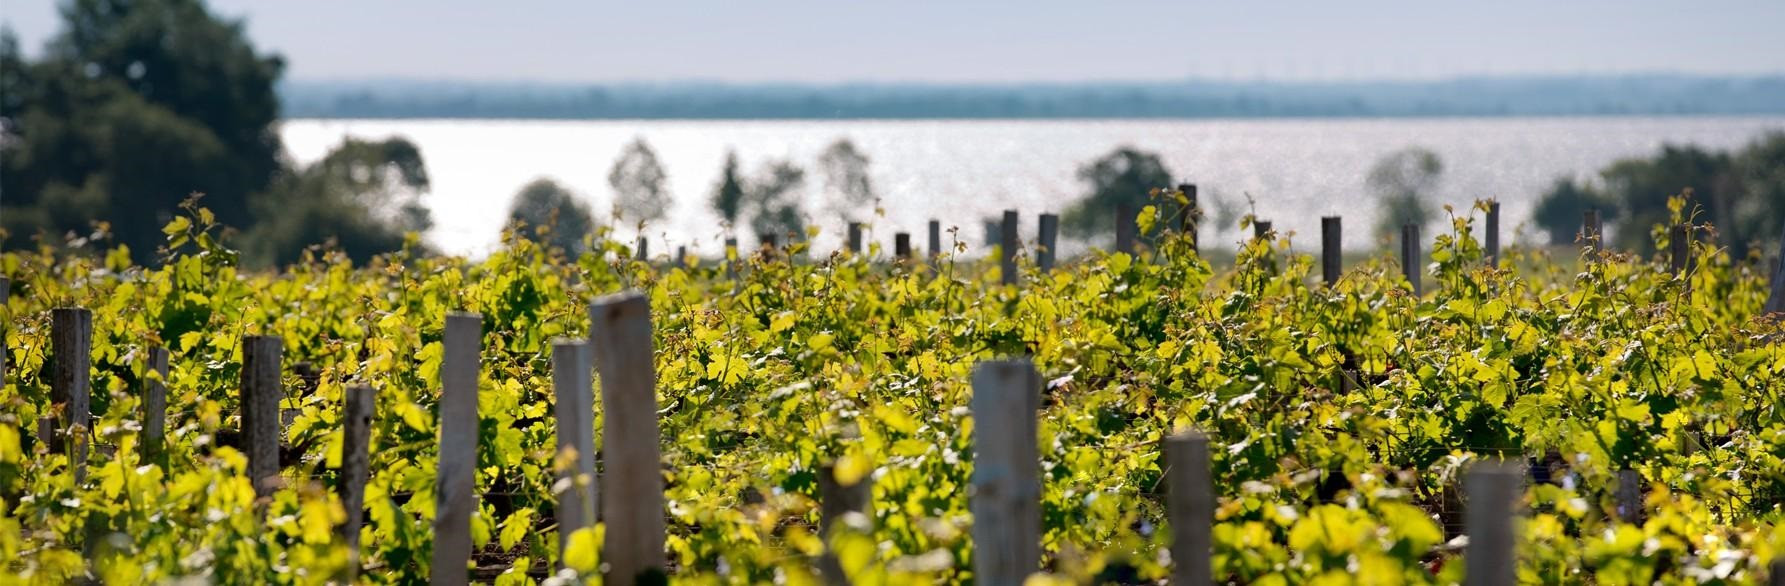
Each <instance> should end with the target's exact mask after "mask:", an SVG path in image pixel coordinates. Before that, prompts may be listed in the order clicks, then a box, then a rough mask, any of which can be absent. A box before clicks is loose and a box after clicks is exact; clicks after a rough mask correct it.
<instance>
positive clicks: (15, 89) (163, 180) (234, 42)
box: [0, 0, 284, 260]
mask: <svg viewBox="0 0 1785 586" xmlns="http://www.w3.org/2000/svg"><path fill="white" fill-rule="evenodd" d="M61 17H62V24H63V30H62V31H61V32H60V33H59V34H58V35H56V36H55V37H53V38H52V39H51V41H50V43H49V45H48V46H47V48H46V51H45V52H44V57H43V58H42V59H41V60H39V61H37V62H35V63H27V62H26V61H24V59H23V58H22V57H21V56H20V53H19V51H18V48H17V42H16V41H14V40H10V39H8V40H6V41H4V42H0V61H4V69H5V73H4V74H0V83H3V84H4V86H5V87H4V88H0V94H4V95H5V97H4V98H3V101H0V104H3V105H4V107H5V110H4V112H3V113H0V116H3V117H4V124H3V135H0V191H4V193H5V194H6V197H5V200H6V201H5V206H6V207H5V209H4V210H0V215H4V216H5V218H6V219H5V220H4V221H5V223H6V225H7V227H8V228H9V231H10V232H11V233H13V234H15V235H26V234H30V233H33V232H39V231H49V232H60V231H65V230H71V229H78V228H84V227H85V225H86V224H87V223H88V222H90V221H104V222H109V223H110V224H111V226H112V230H113V234H114V237H115V238H116V239H117V240H118V241H119V242H120V243H122V244H125V245H127V246H129V247H130V248H131V250H132V252H133V256H135V257H137V258H138V259H139V260H141V259H146V258H149V257H150V256H151V255H152V253H153V252H154V251H155V250H156V248H157V246H158V245H159V244H160V242H161V233H160V230H159V226H160V225H161V223H162V222H164V221H166V220H167V219H170V218H171V217H172V216H173V215H174V214H175V213H176V212H177V210H178V206H179V204H180V202H182V201H184V200H185V199H186V198H187V196H188V195H190V194H191V193H193V192H203V193H205V194H207V197H206V198H205V203H204V205H205V206H206V207H208V208H210V209H211V210H212V211H213V212H214V213H215V214H216V217H217V219H218V221H220V222H222V223H224V224H226V225H231V226H237V227H242V226H246V225H248V224H249V223H250V222H251V221H252V219H253V218H252V215H253V211H252V203H251V199H252V197H251V196H252V195H253V194H255V193H258V192H261V191H263V190H265V189H267V188H268V187H269V186H270V185H271V184H272V183H273V181H274V179H275V177H277V175H278V173H279V170H280V168H281V164H280V161H279V152H280V149H281V147H280V143H279V137H278V134H277V133H276V132H275V130H276V129H275V127H274V122H275V121H276V119H277V116H278V111H279V102H278V98H277V95H276V94H275V91H274V83H275V82H276V81H277V80H278V78H279V76H280V74H281V72H282V71H283V69H284V63H283V61H282V60H281V59H280V58H279V57H277V56H274V55H266V54H261V53H258V52H257V51H256V50H255V49H254V47H253V46H252V45H251V44H250V43H249V42H248V40H247V38H246V37H245V36H244V34H243V31H242V26H241V24H240V23H239V22H234V21H228V20H223V19H219V18H217V17H216V16H214V15H212V14H211V13H210V12H209V10H208V9H207V8H206V7H205V5H204V3H203V2H201V1H199V0H71V1H69V2H67V3H66V4H64V5H63V6H62V8H61Z"/></svg>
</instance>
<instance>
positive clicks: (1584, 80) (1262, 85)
mask: <svg viewBox="0 0 1785 586" xmlns="http://www.w3.org/2000/svg"><path fill="white" fill-rule="evenodd" d="M281 94H282V98H283V103H284V109H285V115H286V116H288V117H296V118H521V119H591V118H593V119H605V118H646V119H650V118H693V119H716V118H796V119H837V118H1242V117H1373V116H1389V117H1396V116H1603V115H1755V114H1785V100H1781V99H1779V96H1782V95H1785V75H1771V76H1750V77H1710V76H1685V75H1625V76H1598V77H1503V78H1501V77H1496V78H1463V79H1454V80H1445V81H1407V82H1226V81H1194V80H1193V81H1183V82H1161V83H1071V84H1068V83H1060V84H1011V85H936V84H853V85H791V84H754V85H747V84H738V85H732V84H711V83H676V84H611V85H574V84H495V83H473V82H405V81H376V82H295V83H287V84H284V87H282V88H281Z"/></svg>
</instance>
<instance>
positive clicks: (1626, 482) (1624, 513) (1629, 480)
mask: <svg viewBox="0 0 1785 586" xmlns="http://www.w3.org/2000/svg"><path fill="white" fill-rule="evenodd" d="M1642 492H1643V491H1642V473H1640V472H1637V471H1635V470H1631V469H1629V468H1625V469H1622V470H1619V471H1618V518H1619V519H1621V520H1623V521H1624V522H1625V523H1642V518H1643V510H1642V498H1643V494H1642Z"/></svg>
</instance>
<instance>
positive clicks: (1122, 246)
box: [1116, 203, 1136, 254]
mask: <svg viewBox="0 0 1785 586" xmlns="http://www.w3.org/2000/svg"><path fill="white" fill-rule="evenodd" d="M1134 214H1135V211H1134V206H1131V205H1128V204H1125V203H1119V204H1116V252H1122V253H1127V254H1134V239H1135V238H1134V233H1135V232H1136V226H1135V225H1134Z"/></svg>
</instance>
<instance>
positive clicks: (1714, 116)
mask: <svg viewBox="0 0 1785 586" xmlns="http://www.w3.org/2000/svg"><path fill="white" fill-rule="evenodd" d="M1580 118H1599V119H1614V118H1624V119H1630V120H1673V119H1691V118H1698V119H1705V120H1744V119H1756V120H1762V119H1776V120H1779V121H1780V122H1785V110H1782V111H1780V112H1768V113H1754V114H1721V113H1710V114H1698V113H1692V114H1488V115H1471V114H1455V115H1415V114H1409V115H1403V116H1364V115H1358V116H1201V117H1188V116H1177V117H1174V116H1154V117H1133V116H1130V117H1077V118H1075V117H1055V118H1040V117H1027V118H1019V117H982V118H965V117H962V118H943V117H930V118H886V117H881V118H874V117H858V118H723V117H713V118H643V117H639V118H526V117H508V118H501V117H470V116H458V117H455V116H358V117H355V116H343V117H333V116H288V117H286V118H284V119H283V121H284V122H299V121H302V122H387V121H388V122H413V123H432V122H442V123H445V122H470V123H479V122H502V123H525V122H672V123H673V122H763V123H783V122H869V123H877V122H1044V123H1045V122H1060V123H1086V122H1146V121H1160V122H1197V121H1207V122H1272V121H1282V122H1308V121H1346V122H1368V121H1373V120H1381V121H1401V122H1406V121H1420V120H1431V121H1462V120H1481V121H1492V120H1558V121H1562V120H1571V119H1580Z"/></svg>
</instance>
